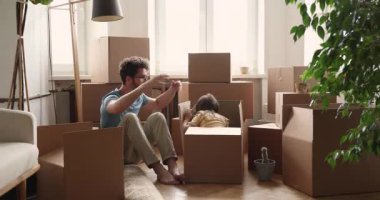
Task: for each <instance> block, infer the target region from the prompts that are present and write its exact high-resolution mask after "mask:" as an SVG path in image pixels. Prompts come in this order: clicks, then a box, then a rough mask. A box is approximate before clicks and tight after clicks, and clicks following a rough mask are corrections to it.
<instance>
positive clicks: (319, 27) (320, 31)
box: [317, 26, 325, 39]
mask: <svg viewBox="0 0 380 200" xmlns="http://www.w3.org/2000/svg"><path fill="white" fill-rule="evenodd" d="M317 33H318V36H319V37H320V38H321V39H324V38H325V30H324V29H323V28H322V26H318V28H317Z"/></svg>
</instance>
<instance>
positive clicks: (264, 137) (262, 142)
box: [248, 123, 282, 174]
mask: <svg viewBox="0 0 380 200" xmlns="http://www.w3.org/2000/svg"><path fill="white" fill-rule="evenodd" d="M261 147H267V148H268V157H269V159H271V160H275V161H276V166H275V168H274V172H275V173H278V174H282V130H281V129H280V128H279V127H277V126H276V124H274V123H269V124H260V125H254V126H249V127H248V169H249V170H255V165H254V160H256V159H261Z"/></svg>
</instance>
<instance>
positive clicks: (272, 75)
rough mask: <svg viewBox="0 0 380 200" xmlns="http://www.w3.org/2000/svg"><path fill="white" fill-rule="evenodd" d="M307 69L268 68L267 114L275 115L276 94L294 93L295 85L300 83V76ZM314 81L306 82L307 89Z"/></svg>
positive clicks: (302, 67)
mask: <svg viewBox="0 0 380 200" xmlns="http://www.w3.org/2000/svg"><path fill="white" fill-rule="evenodd" d="M306 69H307V67H304V66H295V67H279V68H268V113H271V114H275V111H276V99H275V98H276V92H295V87H294V84H295V83H300V82H302V80H301V78H300V75H302V73H303V72H304V71H305V70H306ZM315 83H316V82H315V80H309V81H308V82H307V85H308V88H311V87H313V86H314V85H315Z"/></svg>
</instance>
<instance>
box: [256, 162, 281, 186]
mask: <svg viewBox="0 0 380 200" xmlns="http://www.w3.org/2000/svg"><path fill="white" fill-rule="evenodd" d="M253 162H254V163H255V168H256V171H257V174H258V176H259V180H260V181H269V180H270V179H271V178H272V173H273V170H274V167H275V166H276V161H275V160H267V162H263V159H257V160H254V161H253Z"/></svg>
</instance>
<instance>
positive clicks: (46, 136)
mask: <svg viewBox="0 0 380 200" xmlns="http://www.w3.org/2000/svg"><path fill="white" fill-rule="evenodd" d="M37 145H38V148H39V149H40V157H39V163H40V165H41V169H40V170H39V171H38V172H37V192H38V197H39V199H40V200H44V199H49V200H50V199H57V200H59V199H70V200H72V199H73V200H75V199H87V198H89V199H124V179H123V132H122V128H121V127H118V128H107V129H99V130H92V124H91V123H88V122H86V123H75V124H61V125H50V126H39V127H38V128H37Z"/></svg>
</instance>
